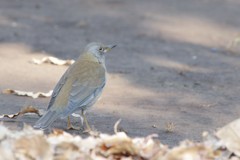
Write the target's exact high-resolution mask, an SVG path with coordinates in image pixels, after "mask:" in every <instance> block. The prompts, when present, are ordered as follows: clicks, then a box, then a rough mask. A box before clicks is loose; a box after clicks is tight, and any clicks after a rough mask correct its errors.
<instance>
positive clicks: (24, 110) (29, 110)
mask: <svg viewBox="0 0 240 160" xmlns="http://www.w3.org/2000/svg"><path fill="white" fill-rule="evenodd" d="M26 113H34V114H37V115H38V116H41V114H40V113H39V110H38V109H36V108H35V107H33V106H27V107H24V108H22V109H21V111H20V112H17V113H14V114H3V115H0V118H3V117H6V118H10V119H13V118H16V117H18V116H20V115H24V114H26Z"/></svg>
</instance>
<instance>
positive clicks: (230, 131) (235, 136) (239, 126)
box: [216, 119, 240, 157]
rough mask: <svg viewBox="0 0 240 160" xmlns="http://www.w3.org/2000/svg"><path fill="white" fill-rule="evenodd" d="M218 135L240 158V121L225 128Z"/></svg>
mask: <svg viewBox="0 0 240 160" xmlns="http://www.w3.org/2000/svg"><path fill="white" fill-rule="evenodd" d="M216 135H217V137H218V138H220V140H221V141H222V143H223V144H224V145H225V146H226V147H227V148H228V150H229V151H231V152H233V153H234V154H236V155H237V156H239V157H240V119H237V120H235V121H233V122H231V123H229V124H228V125H226V126H224V127H223V128H221V129H220V130H218V132H217V133H216Z"/></svg>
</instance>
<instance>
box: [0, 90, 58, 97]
mask: <svg viewBox="0 0 240 160" xmlns="http://www.w3.org/2000/svg"><path fill="white" fill-rule="evenodd" d="M52 92H53V91H52V90H50V91H49V92H47V93H44V92H37V93H33V92H26V91H19V90H13V89H5V90H3V91H2V93H4V94H14V95H17V96H27V97H32V98H34V99H35V98H38V97H50V96H51V95H52Z"/></svg>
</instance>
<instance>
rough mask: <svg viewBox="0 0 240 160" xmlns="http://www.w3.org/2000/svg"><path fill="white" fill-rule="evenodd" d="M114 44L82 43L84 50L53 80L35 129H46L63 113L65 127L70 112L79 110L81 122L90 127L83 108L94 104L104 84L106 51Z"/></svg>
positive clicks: (88, 128) (70, 126) (89, 128)
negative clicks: (46, 104) (48, 96)
mask: <svg viewBox="0 0 240 160" xmlns="http://www.w3.org/2000/svg"><path fill="white" fill-rule="evenodd" d="M114 47H116V45H104V44H102V43H98V42H92V43H89V44H88V45H87V46H86V47H85V49H84V51H83V53H82V54H81V55H80V56H79V58H78V59H77V60H76V61H75V62H74V63H73V64H72V65H71V66H70V67H69V68H68V69H67V70H66V72H65V73H64V74H63V75H62V77H61V78H60V80H59V81H58V83H57V84H56V86H55V88H54V90H53V93H52V96H51V99H50V102H49V104H48V108H47V112H46V113H45V114H44V115H43V116H42V117H41V118H40V119H39V120H38V121H37V122H36V123H35V125H34V126H33V127H34V128H35V129H42V130H45V129H47V128H49V127H50V126H51V125H52V123H53V122H54V121H56V120H57V119H58V118H66V117H68V123H67V124H68V128H74V127H73V126H72V125H71V122H70V115H71V114H74V113H76V112H79V111H80V113H81V123H82V126H83V122H84V121H85V124H86V127H87V130H91V127H90V126H89V124H88V121H87V118H86V110H87V109H89V108H90V107H91V106H93V105H94V103H95V102H96V101H97V100H98V98H99V97H100V95H101V93H102V91H103V88H104V87H105V84H106V72H107V71H106V66H105V53H107V52H109V51H110V50H111V49H113V48H114ZM82 117H83V118H82ZM74 129H75V128H74Z"/></svg>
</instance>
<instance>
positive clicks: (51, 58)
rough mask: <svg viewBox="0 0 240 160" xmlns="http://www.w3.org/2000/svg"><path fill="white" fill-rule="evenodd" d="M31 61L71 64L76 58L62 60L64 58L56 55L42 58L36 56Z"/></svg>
mask: <svg viewBox="0 0 240 160" xmlns="http://www.w3.org/2000/svg"><path fill="white" fill-rule="evenodd" d="M31 62H32V63H34V64H43V63H50V64H54V65H71V64H73V63H74V62H75V61H74V60H62V59H58V58H56V57H43V58H42V59H41V60H38V59H35V58H34V59H33V60H32V61H31Z"/></svg>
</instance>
